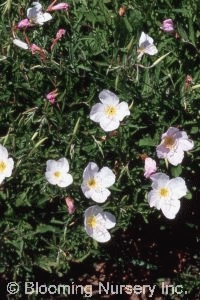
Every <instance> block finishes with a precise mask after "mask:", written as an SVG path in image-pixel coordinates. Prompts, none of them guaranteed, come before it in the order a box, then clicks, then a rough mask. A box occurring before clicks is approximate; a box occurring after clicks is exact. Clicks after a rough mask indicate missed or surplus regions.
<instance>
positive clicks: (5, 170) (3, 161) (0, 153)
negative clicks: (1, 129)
mask: <svg viewBox="0 0 200 300" xmlns="http://www.w3.org/2000/svg"><path fill="white" fill-rule="evenodd" d="M13 167H14V161H13V159H12V158H8V151H7V149H6V148H5V147H4V146H2V145H1V144H0V184H1V183H2V182H3V180H4V179H5V177H10V176H11V174H12V170H13Z"/></svg>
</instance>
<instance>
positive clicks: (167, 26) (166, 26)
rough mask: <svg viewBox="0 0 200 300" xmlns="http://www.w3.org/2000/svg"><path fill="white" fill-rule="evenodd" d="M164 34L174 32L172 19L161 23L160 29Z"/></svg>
mask: <svg viewBox="0 0 200 300" xmlns="http://www.w3.org/2000/svg"><path fill="white" fill-rule="evenodd" d="M160 28H161V29H162V30H163V31H165V32H173V31H174V24H173V21H172V19H166V20H164V21H163V23H162V27H160Z"/></svg>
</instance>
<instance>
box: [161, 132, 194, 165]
mask: <svg viewBox="0 0 200 300" xmlns="http://www.w3.org/2000/svg"><path fill="white" fill-rule="evenodd" d="M193 147H194V142H193V141H192V140H190V139H189V138H188V136H187V133H186V132H185V131H180V130H179V129H178V128H176V127H170V128H169V129H168V130H167V131H166V132H165V133H163V135H162V141H161V143H160V145H158V146H157V147H156V152H157V156H158V157H159V158H166V159H167V160H168V161H169V162H170V163H171V164H172V165H174V166H177V165H178V164H180V163H181V162H182V160H183V158H184V151H188V150H191V149H192V148H193Z"/></svg>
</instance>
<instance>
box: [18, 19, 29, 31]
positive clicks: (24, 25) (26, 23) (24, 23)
mask: <svg viewBox="0 0 200 300" xmlns="http://www.w3.org/2000/svg"><path fill="white" fill-rule="evenodd" d="M31 26H32V24H31V22H30V21H29V19H23V20H21V21H20V22H19V23H18V24H17V29H22V28H27V27H31Z"/></svg>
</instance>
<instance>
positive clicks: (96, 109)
mask: <svg viewBox="0 0 200 300" xmlns="http://www.w3.org/2000/svg"><path fill="white" fill-rule="evenodd" d="M104 108H105V107H104V105H103V104H102V103H97V104H95V105H94V106H92V109H91V111H90V119H91V120H92V121H94V122H98V123H99V122H100V120H101V118H102V117H104V116H105V112H104Z"/></svg>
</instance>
